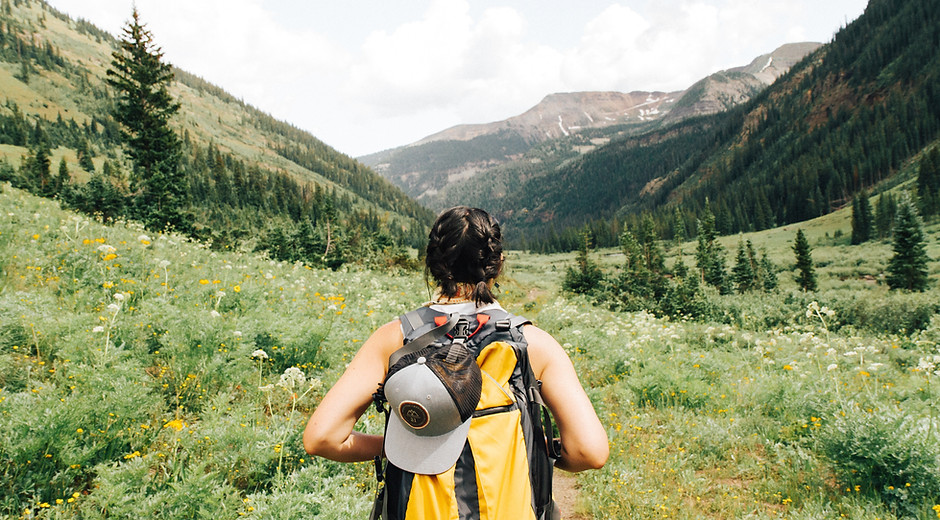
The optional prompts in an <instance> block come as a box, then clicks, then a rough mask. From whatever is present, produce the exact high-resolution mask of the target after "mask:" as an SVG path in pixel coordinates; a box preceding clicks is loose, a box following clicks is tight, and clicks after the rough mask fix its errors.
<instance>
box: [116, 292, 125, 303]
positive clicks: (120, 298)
mask: <svg viewBox="0 0 940 520" xmlns="http://www.w3.org/2000/svg"><path fill="white" fill-rule="evenodd" d="M124 298H125V296H124V293H114V299H115V300H117V301H119V302H122V301H124Z"/></svg>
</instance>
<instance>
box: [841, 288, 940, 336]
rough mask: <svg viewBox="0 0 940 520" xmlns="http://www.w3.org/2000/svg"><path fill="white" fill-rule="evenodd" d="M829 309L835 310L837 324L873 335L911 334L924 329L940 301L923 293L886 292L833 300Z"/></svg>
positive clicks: (938, 309)
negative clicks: (874, 295)
mask: <svg viewBox="0 0 940 520" xmlns="http://www.w3.org/2000/svg"><path fill="white" fill-rule="evenodd" d="M829 306H830V307H831V308H833V309H834V310H835V311H836V316H837V317H838V318H839V321H838V323H839V324H840V325H842V326H844V325H852V326H854V327H855V328H857V329H866V330H870V331H872V332H875V333H887V334H911V333H913V332H915V331H919V330H924V329H926V328H927V327H928V326H929V325H930V320H931V318H932V317H933V316H934V315H935V314H936V313H937V312H938V311H940V302H937V301H936V300H935V297H934V296H931V295H925V294H923V293H915V294H911V293H896V292H892V293H888V294H884V295H879V297H878V298H871V297H855V296H853V297H849V298H840V299H834V300H832V301H831V302H830V304H829Z"/></svg>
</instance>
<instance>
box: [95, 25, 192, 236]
mask: <svg viewBox="0 0 940 520" xmlns="http://www.w3.org/2000/svg"><path fill="white" fill-rule="evenodd" d="M120 46H121V50H120V51H116V52H114V53H113V54H112V58H113V59H112V61H111V68H110V69H108V71H107V74H108V83H109V84H110V85H111V86H113V87H115V88H116V89H117V90H118V101H117V104H116V108H115V114H114V115H115V119H117V120H118V121H119V122H120V123H121V126H122V130H121V133H122V136H123V138H124V140H125V145H126V147H127V151H128V154H129V155H130V156H131V158H132V159H133V160H134V173H135V176H134V179H133V191H135V196H134V206H135V211H136V214H137V216H138V217H139V218H140V219H141V220H142V221H143V222H144V224H145V225H146V226H147V227H148V228H150V229H156V230H160V229H163V228H165V227H167V226H169V227H171V228H176V229H179V230H183V231H188V230H189V228H190V222H189V217H188V215H186V213H185V212H184V207H185V205H186V202H187V194H188V189H187V186H186V184H187V183H186V176H185V175H184V174H183V172H182V170H181V169H180V157H181V145H180V139H179V137H178V136H177V135H176V133H175V132H174V131H173V129H172V128H170V118H171V117H172V116H173V115H174V114H175V113H176V112H177V111H178V110H179V108H180V104H179V103H178V102H177V101H176V100H174V99H173V97H172V96H171V95H170V93H169V91H168V90H167V87H168V85H169V84H170V82H171V81H172V80H173V70H172V67H171V66H170V65H169V64H168V63H164V62H163V61H162V58H163V52H162V51H161V50H160V48H159V47H157V46H156V45H155V44H154V42H153V35H152V34H151V33H150V31H148V30H147V29H146V28H145V27H144V25H143V24H141V22H140V17H139V15H138V13H137V9H136V8H134V10H133V13H132V17H131V20H130V21H128V22H127V25H126V26H125V27H124V29H123V35H122V37H121V40H120Z"/></svg>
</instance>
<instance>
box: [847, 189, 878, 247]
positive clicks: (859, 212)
mask: <svg viewBox="0 0 940 520" xmlns="http://www.w3.org/2000/svg"><path fill="white" fill-rule="evenodd" d="M873 221H874V218H873V217H872V212H871V202H870V201H869V200H868V192H867V191H865V190H862V192H861V193H860V194H859V195H858V196H856V197H855V198H853V199H852V244H853V245H857V244H861V243H863V242H868V241H869V240H871V238H872V234H873V233H872V228H873Z"/></svg>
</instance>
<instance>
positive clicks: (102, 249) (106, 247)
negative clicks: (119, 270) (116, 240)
mask: <svg viewBox="0 0 940 520" xmlns="http://www.w3.org/2000/svg"><path fill="white" fill-rule="evenodd" d="M98 251H100V252H102V253H104V254H110V253H113V252H115V251H117V249H116V248H115V247H114V246H111V245H108V244H101V245H100V246H98Z"/></svg>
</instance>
